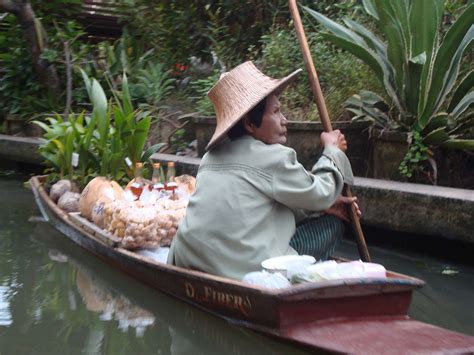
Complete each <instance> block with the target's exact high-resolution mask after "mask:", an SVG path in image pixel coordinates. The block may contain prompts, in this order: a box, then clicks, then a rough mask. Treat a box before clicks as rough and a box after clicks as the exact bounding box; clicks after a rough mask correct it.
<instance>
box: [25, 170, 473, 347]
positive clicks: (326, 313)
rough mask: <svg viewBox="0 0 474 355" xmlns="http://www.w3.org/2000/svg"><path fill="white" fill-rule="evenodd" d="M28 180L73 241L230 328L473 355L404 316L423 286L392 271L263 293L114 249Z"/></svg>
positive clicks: (459, 340) (320, 343)
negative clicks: (222, 320) (374, 276)
mask: <svg viewBox="0 0 474 355" xmlns="http://www.w3.org/2000/svg"><path fill="white" fill-rule="evenodd" d="M44 181H45V177H44V176H42V177H33V178H32V179H31V180H30V183H31V187H32V190H33V193H34V195H35V199H36V202H37V204H38V207H39V209H40V211H41V213H42V214H43V216H44V217H45V219H47V220H48V221H49V222H50V223H52V224H53V225H54V226H55V227H56V228H57V229H58V230H59V231H61V232H62V233H63V234H65V235H66V236H67V237H68V238H69V239H71V240H72V241H73V242H74V243H76V244H78V245H80V246H81V247H83V248H84V249H86V250H88V251H90V252H92V253H93V254H95V255H97V256H98V257H100V258H102V259H104V260H105V261H106V262H108V263H110V264H111V265H113V266H115V267H117V268H120V269H121V270H123V271H124V272H126V273H127V274H130V275H131V276H133V277H135V278H136V279H138V280H140V281H142V282H144V283H146V284H148V285H149V286H151V287H153V288H155V289H158V290H160V291H162V292H164V293H166V294H168V295H170V296H172V297H174V298H177V299H180V300H182V301H184V302H186V303H189V304H191V305H193V306H196V307H199V308H201V309H203V310H205V311H208V312H210V313H212V314H214V315H216V316H219V317H222V318H225V319H227V320H228V321H230V322H232V323H233V324H237V325H240V326H244V327H247V328H250V329H253V330H255V331H258V332H261V333H264V334H266V335H269V336H272V337H275V338H278V339H279V340H283V341H286V342H291V343H294V344H297V345H299V346H302V347H306V348H310V349H312V350H319V351H322V352H335V353H364V354H382V353H387V352H389V353H393V352H399V353H433V352H436V353H473V352H474V337H470V336H467V335H464V334H460V333H456V332H453V331H449V330H446V329H443V328H440V327H436V326H433V325H430V324H426V323H422V322H419V321H416V320H413V319H410V318H409V317H408V315H407V312H408V307H409V305H410V302H411V297H412V292H413V291H414V290H415V289H416V288H418V287H421V286H423V284H424V283H423V281H421V280H419V279H415V278H412V277H409V276H406V275H402V274H398V273H395V272H391V271H389V272H387V278H386V279H363V280H359V279H351V280H336V281H325V282H318V283H305V284H300V285H296V286H292V287H289V288H285V289H278V290H270V289H266V288H262V287H256V286H252V285H248V284H245V283H243V282H239V281H236V280H232V279H228V278H223V277H218V276H214V275H210V274H206V273H203V272H199V271H194V270H188V269H184V268H180V267H176V266H172V265H167V264H163V263H159V262H157V261H155V260H153V259H150V258H147V257H143V256H141V255H139V254H137V253H134V252H132V251H129V250H126V249H123V248H120V247H119V246H118V243H117V240H114V239H113V238H109V237H107V236H106V235H104V234H103V233H101V230H100V229H98V228H95V227H94V225H92V224H91V223H89V222H87V221H86V220H85V219H83V218H81V217H80V216H78V215H77V214H76V215H74V214H67V213H65V212H64V211H62V210H61V209H59V208H58V207H57V206H56V204H55V203H54V202H53V201H52V200H51V199H50V198H49V196H48V194H47V193H46V192H45V190H44V188H43V183H44Z"/></svg>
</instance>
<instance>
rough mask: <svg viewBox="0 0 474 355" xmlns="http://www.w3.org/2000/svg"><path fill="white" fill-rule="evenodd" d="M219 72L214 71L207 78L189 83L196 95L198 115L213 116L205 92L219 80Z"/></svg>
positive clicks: (212, 108) (212, 109)
mask: <svg viewBox="0 0 474 355" xmlns="http://www.w3.org/2000/svg"><path fill="white" fill-rule="evenodd" d="M219 76H220V71H219V70H214V71H213V72H212V73H211V75H209V76H208V77H207V78H204V79H199V80H195V81H193V82H191V88H192V89H193V90H194V91H195V92H196V93H197V95H198V96H197V100H196V108H197V110H198V111H199V113H200V114H202V115H205V116H212V115H214V106H212V102H211V100H209V98H208V97H207V92H208V91H209V90H210V89H211V88H212V87H213V86H214V85H215V83H216V82H217V81H218V80H219Z"/></svg>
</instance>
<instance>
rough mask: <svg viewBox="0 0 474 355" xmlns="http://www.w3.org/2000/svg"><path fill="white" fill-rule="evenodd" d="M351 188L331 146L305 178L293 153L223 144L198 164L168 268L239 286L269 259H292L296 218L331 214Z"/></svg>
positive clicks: (249, 140)
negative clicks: (197, 272) (308, 213)
mask: <svg viewBox="0 0 474 355" xmlns="http://www.w3.org/2000/svg"><path fill="white" fill-rule="evenodd" d="M352 181H353V175H352V170H351V167H350V164H349V160H348V159H347V157H346V155H345V154H344V153H343V152H342V151H341V150H339V149H338V148H336V147H334V146H331V147H326V148H325V149H324V151H323V156H322V157H321V158H320V159H319V160H318V162H317V163H316V164H315V165H314V167H313V169H312V172H308V171H307V170H305V169H304V167H303V166H302V165H301V164H300V163H298V161H297V160H296V152H295V151H294V150H293V149H291V148H288V147H285V146H282V145H280V144H271V145H267V144H265V143H263V142H261V141H259V140H256V139H254V138H253V137H251V136H248V135H246V136H243V137H241V138H239V139H237V140H234V141H227V142H225V143H223V144H221V145H219V146H217V147H216V148H215V149H213V150H212V151H210V152H208V153H206V154H205V155H204V157H203V159H202V161H201V165H200V167H199V172H198V175H197V181H196V191H195V192H194V194H193V195H192V196H191V199H190V201H189V205H188V207H187V211H186V217H185V218H184V219H183V221H182V222H181V224H180V225H179V228H178V233H177V235H176V236H175V238H174V240H173V242H172V245H171V249H170V254H169V257H168V263H170V264H174V265H178V266H182V267H186V268H191V269H196V270H201V271H205V272H208V273H211V274H215V275H221V276H226V277H230V278H235V279H241V278H242V277H243V276H244V275H245V274H246V273H248V272H251V271H258V270H261V266H260V263H261V262H262V261H263V260H265V259H267V258H270V257H275V256H281V255H289V254H296V251H295V250H294V249H292V248H291V247H290V246H289V242H290V239H291V237H292V236H293V234H294V233H295V213H296V211H297V210H299V209H303V210H307V211H322V210H324V209H326V208H328V207H330V206H331V205H332V204H333V203H334V202H335V201H336V199H337V197H338V196H339V195H340V194H341V191H342V187H343V183H344V182H346V183H348V184H352Z"/></svg>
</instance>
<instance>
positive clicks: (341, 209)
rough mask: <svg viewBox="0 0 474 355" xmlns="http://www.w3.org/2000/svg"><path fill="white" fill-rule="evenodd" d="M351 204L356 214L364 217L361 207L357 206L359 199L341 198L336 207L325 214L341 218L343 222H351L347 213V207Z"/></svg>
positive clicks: (330, 208) (332, 207)
mask: <svg viewBox="0 0 474 355" xmlns="http://www.w3.org/2000/svg"><path fill="white" fill-rule="evenodd" d="M350 204H352V205H353V206H354V208H355V210H356V214H357V216H358V217H359V218H360V217H361V216H362V212H361V211H360V209H359V205H358V204H357V197H346V196H339V197H338V199H337V200H336V202H335V203H334V205H332V206H331V207H329V208H328V209H327V210H325V211H324V213H326V214H330V215H332V216H335V217H337V218H340V219H342V220H343V221H346V222H350V218H349V213H348V212H347V206H346V205H350Z"/></svg>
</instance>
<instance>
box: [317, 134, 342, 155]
mask: <svg viewBox="0 0 474 355" xmlns="http://www.w3.org/2000/svg"><path fill="white" fill-rule="evenodd" d="M321 144H322V145H323V146H326V145H335V146H336V147H338V148H339V149H340V150H342V151H343V152H345V151H346V150H347V141H346V138H345V137H344V135H343V134H342V133H341V131H340V130H338V129H336V130H334V131H331V132H323V133H321Z"/></svg>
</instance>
